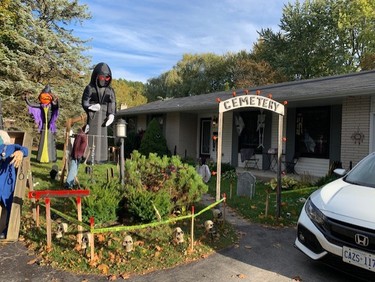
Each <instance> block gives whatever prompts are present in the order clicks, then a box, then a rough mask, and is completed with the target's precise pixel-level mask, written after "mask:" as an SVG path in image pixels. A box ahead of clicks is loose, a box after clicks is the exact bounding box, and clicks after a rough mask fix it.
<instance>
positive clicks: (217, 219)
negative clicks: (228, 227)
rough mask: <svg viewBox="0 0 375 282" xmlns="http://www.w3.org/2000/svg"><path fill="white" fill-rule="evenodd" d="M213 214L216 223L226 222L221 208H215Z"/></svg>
mask: <svg viewBox="0 0 375 282" xmlns="http://www.w3.org/2000/svg"><path fill="white" fill-rule="evenodd" d="M212 214H213V217H214V220H213V221H214V223H220V224H222V223H223V222H224V218H223V213H222V212H221V210H219V209H213V210H212Z"/></svg>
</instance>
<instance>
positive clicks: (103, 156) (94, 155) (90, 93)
mask: <svg viewBox="0 0 375 282" xmlns="http://www.w3.org/2000/svg"><path fill="white" fill-rule="evenodd" d="M111 81H112V72H111V69H110V68H109V66H108V65H107V64H106V63H99V64H97V65H96V66H95V68H94V70H93V72H92V74H91V80H90V83H89V84H88V85H87V86H86V88H85V90H84V92H83V95H82V107H83V109H84V110H85V112H86V113H87V124H86V128H85V132H86V133H88V135H89V147H90V149H91V154H90V157H89V160H88V161H89V162H90V163H103V162H107V161H108V140H107V127H108V126H109V125H111V124H112V123H113V120H114V118H115V113H116V97H115V91H114V90H113V88H112V87H111V86H110V84H111Z"/></svg>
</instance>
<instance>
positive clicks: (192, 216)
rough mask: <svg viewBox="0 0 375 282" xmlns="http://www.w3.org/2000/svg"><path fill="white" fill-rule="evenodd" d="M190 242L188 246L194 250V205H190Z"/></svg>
mask: <svg viewBox="0 0 375 282" xmlns="http://www.w3.org/2000/svg"><path fill="white" fill-rule="evenodd" d="M190 233H191V234H190V237H191V243H190V248H191V250H192V251H193V250H194V206H192V207H191V230H190Z"/></svg>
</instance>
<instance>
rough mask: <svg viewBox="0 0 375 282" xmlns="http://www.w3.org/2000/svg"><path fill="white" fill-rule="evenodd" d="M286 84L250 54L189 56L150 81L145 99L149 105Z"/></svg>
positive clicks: (263, 62) (270, 68) (269, 67)
mask: <svg viewBox="0 0 375 282" xmlns="http://www.w3.org/2000/svg"><path fill="white" fill-rule="evenodd" d="M283 80H284V78H283V77H282V76H281V75H279V74H278V73H277V72H275V71H274V69H273V68H272V67H271V66H270V64H268V63H267V62H266V61H262V60H256V59H254V56H253V55H252V54H250V53H247V52H246V51H241V52H239V53H237V54H232V53H227V54H224V55H222V56H219V55H215V54H212V53H207V54H195V55H192V54H185V55H184V56H183V58H182V60H181V61H179V62H177V64H176V65H175V66H174V67H173V69H172V70H170V71H168V72H165V73H163V74H162V75H160V76H159V77H158V78H153V79H150V80H148V82H147V84H146V90H145V95H146V96H147V98H148V100H149V101H155V100H157V99H169V98H173V97H186V96H192V95H200V94H205V93H212V92H217V91H227V90H229V89H236V88H242V87H250V86H256V85H264V84H268V83H274V82H280V81H283Z"/></svg>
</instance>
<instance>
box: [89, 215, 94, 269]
mask: <svg viewBox="0 0 375 282" xmlns="http://www.w3.org/2000/svg"><path fill="white" fill-rule="evenodd" d="M94 224H95V221H94V217H91V218H90V227H91V228H94ZM89 244H90V260H91V262H93V261H94V256H95V244H94V233H91V232H90V233H89Z"/></svg>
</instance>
